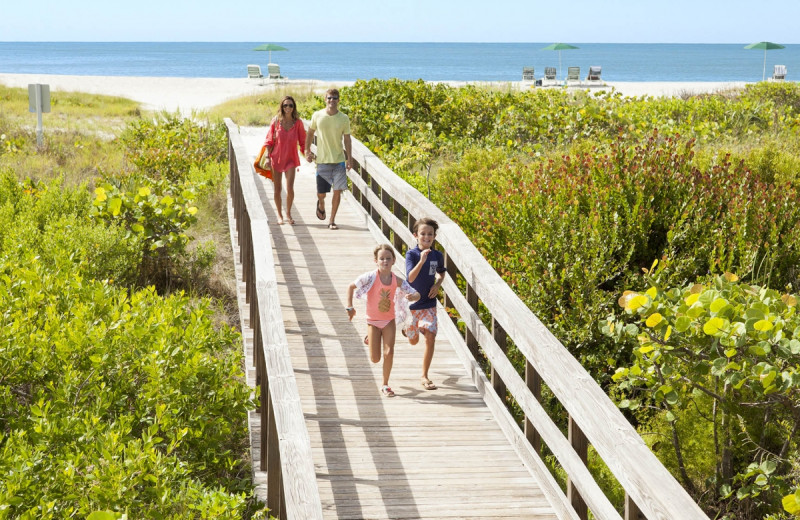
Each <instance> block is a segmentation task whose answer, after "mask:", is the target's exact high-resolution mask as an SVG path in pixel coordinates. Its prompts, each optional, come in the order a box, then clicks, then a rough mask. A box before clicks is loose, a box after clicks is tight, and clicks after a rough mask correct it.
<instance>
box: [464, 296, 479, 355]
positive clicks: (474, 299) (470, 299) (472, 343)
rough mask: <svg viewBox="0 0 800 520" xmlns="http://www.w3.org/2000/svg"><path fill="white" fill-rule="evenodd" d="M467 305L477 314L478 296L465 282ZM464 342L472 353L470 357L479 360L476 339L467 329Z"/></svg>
mask: <svg viewBox="0 0 800 520" xmlns="http://www.w3.org/2000/svg"><path fill="white" fill-rule="evenodd" d="M467 303H468V304H469V306H470V307H472V310H473V311H475V312H478V294H477V293H476V292H475V289H473V288H472V285H470V283H469V282H467ZM464 341H466V342H467V347H468V348H469V351H470V352H472V356H473V357H474V358H475V359H476V360H478V359H480V357H479V356H480V352H479V351H478V338H476V337H475V334H474V333H473V332H472V331H471V330H470V328H469V327H467V329H466V330H465V331H464Z"/></svg>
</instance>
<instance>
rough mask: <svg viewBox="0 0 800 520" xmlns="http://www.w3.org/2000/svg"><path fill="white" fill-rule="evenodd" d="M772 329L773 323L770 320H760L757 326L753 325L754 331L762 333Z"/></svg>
mask: <svg viewBox="0 0 800 520" xmlns="http://www.w3.org/2000/svg"><path fill="white" fill-rule="evenodd" d="M772 327H773V325H772V322H770V321H769V320H758V321H757V322H756V323H755V325H753V328H754V329H756V330H760V331H761V332H765V331H768V330H772Z"/></svg>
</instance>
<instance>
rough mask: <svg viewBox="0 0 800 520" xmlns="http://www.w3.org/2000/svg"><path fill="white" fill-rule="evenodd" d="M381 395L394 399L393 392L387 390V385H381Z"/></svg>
mask: <svg viewBox="0 0 800 520" xmlns="http://www.w3.org/2000/svg"><path fill="white" fill-rule="evenodd" d="M381 393H382V394H383V395H384V396H386V397H394V391H393V390H392V389H391V388H389V385H383V386H382V387H381Z"/></svg>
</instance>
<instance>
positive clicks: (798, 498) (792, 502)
mask: <svg viewBox="0 0 800 520" xmlns="http://www.w3.org/2000/svg"><path fill="white" fill-rule="evenodd" d="M781 503H782V504H783V508H784V509H785V510H786V511H787V512H788V513H791V514H793V515H798V514H800V491H797V492H795V493H792V494H791V495H786V496H785V497H783V500H781Z"/></svg>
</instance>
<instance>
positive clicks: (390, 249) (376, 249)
mask: <svg viewBox="0 0 800 520" xmlns="http://www.w3.org/2000/svg"><path fill="white" fill-rule="evenodd" d="M384 249H385V250H386V251H389V252H390V253H392V260H397V257H396V256H394V248H393V247H392V246H390V245H389V244H379V245H378V247H376V248H375V250H374V251H373V252H372V254H373V256H374V257H375V260H377V259H378V253H380V252H381V251H382V250H384Z"/></svg>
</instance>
